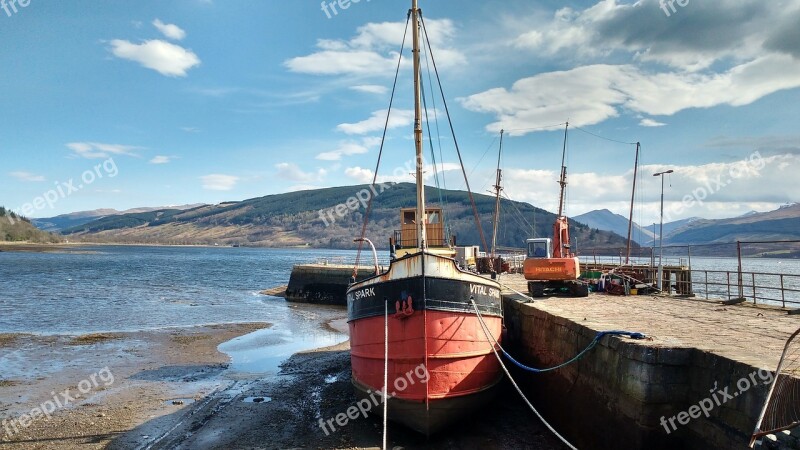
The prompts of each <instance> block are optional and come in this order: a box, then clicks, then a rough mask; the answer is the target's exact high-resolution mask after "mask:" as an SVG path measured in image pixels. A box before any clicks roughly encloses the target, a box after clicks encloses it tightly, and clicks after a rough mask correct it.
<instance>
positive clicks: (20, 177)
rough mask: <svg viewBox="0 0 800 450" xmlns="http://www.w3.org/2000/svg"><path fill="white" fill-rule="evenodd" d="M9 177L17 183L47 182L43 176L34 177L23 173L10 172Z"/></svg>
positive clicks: (28, 173) (31, 174) (34, 175)
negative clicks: (16, 180)
mask: <svg viewBox="0 0 800 450" xmlns="http://www.w3.org/2000/svg"><path fill="white" fill-rule="evenodd" d="M9 175H11V176H12V177H14V178H16V179H18V180H19V181H27V182H40V181H47V179H46V178H45V177H44V175H36V174H33V173H30V172H25V171H18V172H10V173H9Z"/></svg>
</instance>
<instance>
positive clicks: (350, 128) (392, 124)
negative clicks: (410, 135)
mask: <svg viewBox="0 0 800 450" xmlns="http://www.w3.org/2000/svg"><path fill="white" fill-rule="evenodd" d="M386 112H387V110H385V109H382V110H379V111H375V112H373V113H372V115H371V116H370V117H369V119H365V120H362V121H361V122H356V123H342V124H339V125H337V126H336V129H337V130H339V131H341V132H343V133H346V134H366V133H371V132H373V131H383V127H384V126H385V125H386ZM412 123H414V111H411V110H408V109H395V110H393V111H392V115H391V116H390V117H389V129H392V128H398V127H404V126H407V125H411V124H412Z"/></svg>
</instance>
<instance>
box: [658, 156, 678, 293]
mask: <svg viewBox="0 0 800 450" xmlns="http://www.w3.org/2000/svg"><path fill="white" fill-rule="evenodd" d="M673 172H675V171H674V170H672V169H669V170H665V171H664V172H658V173H654V174H653V176H654V177H661V226H660V228H659V231H658V279H657V280H656V287H658V290H659V291H660V290H661V288H662V281H663V278H664V265H663V264H662V261H661V260H662V258H663V257H664V174H668V173H673Z"/></svg>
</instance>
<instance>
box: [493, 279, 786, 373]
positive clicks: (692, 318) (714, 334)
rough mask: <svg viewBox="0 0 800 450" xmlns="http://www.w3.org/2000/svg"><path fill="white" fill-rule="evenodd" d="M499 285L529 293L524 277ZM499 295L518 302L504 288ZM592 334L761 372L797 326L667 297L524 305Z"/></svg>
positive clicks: (764, 313)
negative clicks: (633, 338)
mask: <svg viewBox="0 0 800 450" xmlns="http://www.w3.org/2000/svg"><path fill="white" fill-rule="evenodd" d="M499 281H500V282H501V283H502V284H503V285H505V286H507V287H511V288H513V289H516V290H518V291H520V292H523V293H524V292H526V291H527V284H526V281H525V279H524V278H523V277H522V275H519V274H511V275H508V274H504V275H501V276H500V278H499ZM503 295H504V296H507V297H515V298H519V295H517V294H515V293H514V292H513V291H511V290H508V289H507V288H504V291H503ZM526 306H527V307H530V308H535V309H538V310H541V311H544V312H547V313H549V314H551V315H553V316H557V317H561V318H564V319H567V320H571V321H573V322H577V323H580V324H581V325H583V326H585V327H587V328H590V329H592V330H596V331H604V330H626V331H637V332H641V333H644V334H646V335H647V336H649V337H651V338H652V340H648V341H643V342H642V345H647V346H649V347H671V348H680V347H683V348H696V349H698V350H702V351H707V352H710V353H714V354H716V355H719V356H722V357H725V358H729V359H731V360H733V361H737V362H740V363H744V364H748V365H751V366H754V367H759V368H770V369H772V370H774V369H775V367H777V365H778V360H779V359H780V356H781V352H782V351H783V347H784V345H785V344H786V340H787V339H788V338H789V336H790V335H791V334H792V333H794V332H795V331H796V330H797V329H798V328H800V320H798V317H797V316H794V315H789V314H787V311H786V310H785V309H780V308H775V307H770V306H763V305H758V306H754V305H753V304H752V303H749V304H748V303H742V304H739V305H735V306H726V305H722V304H721V303H720V302H719V301H706V300H699V299H686V298H678V297H669V296H651V295H637V296H628V297H624V296H613V295H606V294H597V293H591V294H590V296H589V298H563V297H560V298H546V299H536V301H534V302H533V303H528V304H527V305H526Z"/></svg>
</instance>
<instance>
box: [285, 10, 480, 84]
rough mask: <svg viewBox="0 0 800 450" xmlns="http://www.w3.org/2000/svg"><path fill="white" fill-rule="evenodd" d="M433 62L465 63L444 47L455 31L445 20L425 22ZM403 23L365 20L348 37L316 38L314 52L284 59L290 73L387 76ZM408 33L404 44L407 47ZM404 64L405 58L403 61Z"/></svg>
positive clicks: (455, 51)
mask: <svg viewBox="0 0 800 450" xmlns="http://www.w3.org/2000/svg"><path fill="white" fill-rule="evenodd" d="M426 23H427V27H428V35H429V36H430V39H431V45H432V46H433V51H434V56H435V57H436V63H437V65H438V66H439V67H440V68H441V67H445V68H446V67H452V66H456V65H463V64H465V63H466V57H465V56H464V55H463V54H462V53H461V52H459V51H458V50H455V49H453V48H448V47H447V46H448V45H449V44H450V42H451V41H452V40H453V37H454V36H455V34H456V28H455V25H454V24H453V22H452V21H450V20H449V19H439V20H435V19H429V20H427V21H426ZM404 27H405V22H382V23H368V24H366V25H363V26H361V27H359V28H358V30H357V33H356V36H355V37H353V38H352V39H350V40H332V39H320V40H318V41H317V52H315V53H312V54H310V55H308V56H299V57H296V58H291V59H289V60H287V61H286V62H285V63H284V65H285V66H286V67H287V68H288V69H289V70H290V71H292V72H298V73H308V74H314V75H361V76H364V75H365V76H375V75H390V74H392V73H394V70H395V67H396V65H397V57H398V54H397V52H398V50H399V49H400V44H401V42H402V40H403V32H404ZM410 39H411V35H410V34H409V35H408V37H407V40H408V41H407V42H406V44H407V45H409V46H410ZM406 64H408V61H406Z"/></svg>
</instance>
